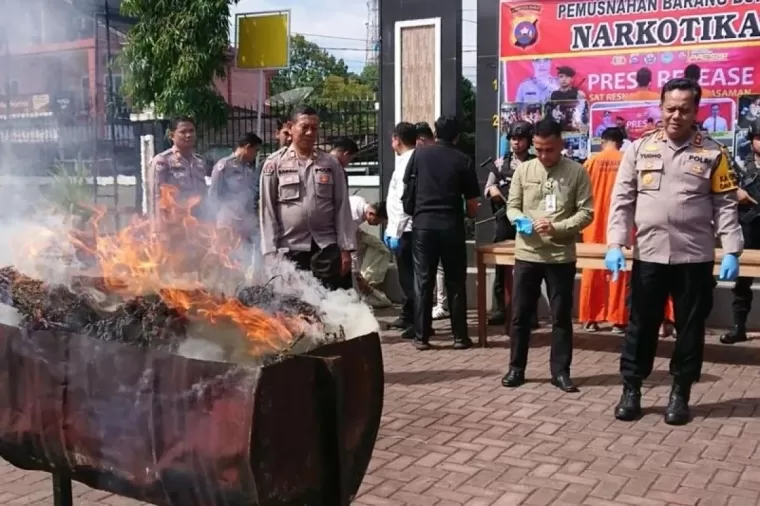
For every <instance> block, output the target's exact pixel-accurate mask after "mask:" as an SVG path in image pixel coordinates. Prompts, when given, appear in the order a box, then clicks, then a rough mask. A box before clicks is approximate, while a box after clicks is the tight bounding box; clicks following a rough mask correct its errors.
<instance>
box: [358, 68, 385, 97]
mask: <svg viewBox="0 0 760 506" xmlns="http://www.w3.org/2000/svg"><path fill="white" fill-rule="evenodd" d="M359 80H360V81H361V82H362V83H364V84H365V85H367V86H369V87H370V88H371V89H372V91H374V92H375V93H380V67H378V65H377V63H370V64H369V65H365V66H364V68H363V69H362V73H361V74H360V75H359Z"/></svg>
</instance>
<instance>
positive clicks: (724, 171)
mask: <svg viewBox="0 0 760 506" xmlns="http://www.w3.org/2000/svg"><path fill="white" fill-rule="evenodd" d="M736 189H737V184H736V175H735V174H734V171H733V170H731V157H730V155H729V154H728V150H725V151H724V150H723V149H721V151H720V154H719V155H718V159H717V164H716V165H715V169H713V173H712V177H711V190H712V192H713V193H726V192H730V191H734V190H736Z"/></svg>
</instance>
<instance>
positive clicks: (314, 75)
mask: <svg viewBox="0 0 760 506" xmlns="http://www.w3.org/2000/svg"><path fill="white" fill-rule="evenodd" d="M348 75H349V73H348V65H346V63H345V62H344V61H343V60H342V59H337V58H335V57H334V56H333V55H331V54H330V53H328V52H327V51H325V50H324V49H322V48H321V47H319V46H318V45H317V44H315V43H313V42H310V41H308V40H306V38H305V37H304V36H303V35H293V36H291V37H290V67H289V68H287V69H282V70H280V71H279V72H278V73H277V74H276V75H275V76H274V78H272V82H271V85H270V89H271V93H272V94H273V95H275V94H277V93H282V92H283V91H287V90H292V89H293V88H301V87H304V86H310V87H312V88H314V93H313V94H312V97H314V98H318V97H320V96H321V94H322V90H323V88H324V84H325V79H327V77H328V76H337V77H342V78H345V77H348Z"/></svg>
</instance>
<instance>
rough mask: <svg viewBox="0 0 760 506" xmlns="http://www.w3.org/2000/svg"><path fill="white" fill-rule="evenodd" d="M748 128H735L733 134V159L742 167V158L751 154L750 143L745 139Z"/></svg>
mask: <svg viewBox="0 0 760 506" xmlns="http://www.w3.org/2000/svg"><path fill="white" fill-rule="evenodd" d="M747 133H748V130H747V129H746V128H737V129H736V134H735V135H734V160H735V161H736V163H738V164H739V165H741V166H742V167H744V160H746V159H747V157H748V156H750V155H751V154H752V143H751V142H750V141H749V139H747Z"/></svg>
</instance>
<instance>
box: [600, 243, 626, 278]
mask: <svg viewBox="0 0 760 506" xmlns="http://www.w3.org/2000/svg"><path fill="white" fill-rule="evenodd" d="M604 266H605V267H606V268H607V270H608V271H610V272H611V273H612V281H617V279H618V274H620V271H624V270H625V255H623V251H622V250H621V249H620V248H610V249H608V250H607V254H606V255H604Z"/></svg>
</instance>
